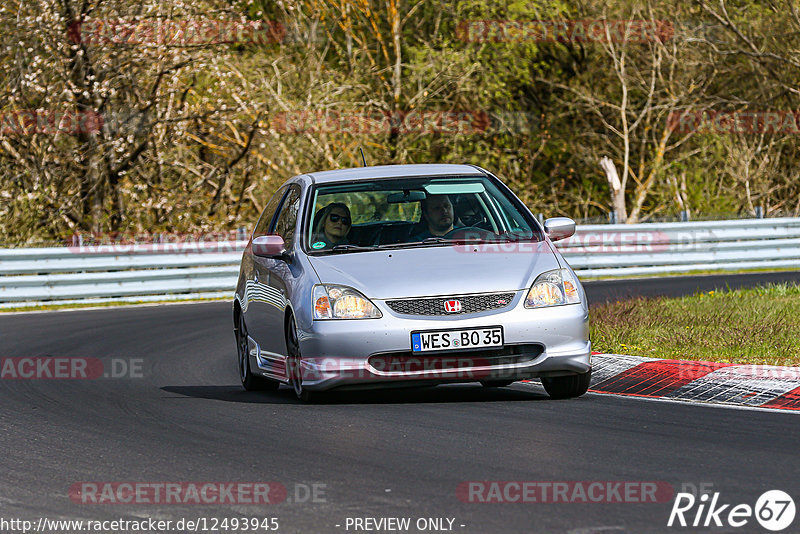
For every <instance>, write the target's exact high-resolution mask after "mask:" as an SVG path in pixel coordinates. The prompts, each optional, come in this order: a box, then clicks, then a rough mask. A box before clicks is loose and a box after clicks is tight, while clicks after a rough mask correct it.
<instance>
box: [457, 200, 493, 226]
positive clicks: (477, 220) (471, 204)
mask: <svg viewBox="0 0 800 534" xmlns="http://www.w3.org/2000/svg"><path fill="white" fill-rule="evenodd" d="M455 213H456V216H457V217H458V220H459V221H461V224H463V225H464V226H479V225H480V224H482V223H484V222H486V219H485V218H484V216H483V210H482V209H481V207H480V206H479V205H478V203H477V202H475V200H474V199H470V198H468V197H466V196H461V197H459V199H458V200H456V205H455Z"/></svg>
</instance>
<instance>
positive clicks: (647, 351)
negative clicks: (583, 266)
mask: <svg viewBox="0 0 800 534" xmlns="http://www.w3.org/2000/svg"><path fill="white" fill-rule="evenodd" d="M589 317H590V323H591V336H592V348H593V349H594V350H597V351H600V352H605V353H612V354H632V355H637V356H649V357H653V358H671V359H681V360H707V361H720V362H731V363H751V364H761V365H800V285H796V284H774V285H769V286H765V287H758V288H752V289H737V290H726V291H710V292H708V293H697V294H695V295H691V296H687V297H681V298H666V297H659V298H636V299H631V300H625V301H618V302H609V303H605V304H598V305H594V306H592V307H591V310H590V314H589Z"/></svg>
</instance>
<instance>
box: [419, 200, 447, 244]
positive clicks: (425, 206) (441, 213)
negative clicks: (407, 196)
mask: <svg viewBox="0 0 800 534" xmlns="http://www.w3.org/2000/svg"><path fill="white" fill-rule="evenodd" d="M420 205H421V207H422V221H423V222H424V223H425V224H426V225H427V228H426V229H425V230H423V231H422V232H420V233H418V234H417V235H415V236H413V237H412V238H411V239H412V240H413V241H423V240H425V239H428V238H429V237H440V236H443V235H445V234H447V233H448V232H451V231H453V229H454V226H453V223H454V220H455V216H454V215H453V203H452V202H451V201H450V197H449V196H447V195H428V197H427V198H426V199H425V200H423V201H421V202H420Z"/></svg>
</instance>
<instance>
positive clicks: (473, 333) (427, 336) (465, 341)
mask: <svg viewBox="0 0 800 534" xmlns="http://www.w3.org/2000/svg"><path fill="white" fill-rule="evenodd" d="M502 346H503V327H502V326H489V327H486V328H466V329H463V330H438V331H436V332H412V333H411V350H412V351H413V352H427V351H431V350H462V349H474V348H480V347H502Z"/></svg>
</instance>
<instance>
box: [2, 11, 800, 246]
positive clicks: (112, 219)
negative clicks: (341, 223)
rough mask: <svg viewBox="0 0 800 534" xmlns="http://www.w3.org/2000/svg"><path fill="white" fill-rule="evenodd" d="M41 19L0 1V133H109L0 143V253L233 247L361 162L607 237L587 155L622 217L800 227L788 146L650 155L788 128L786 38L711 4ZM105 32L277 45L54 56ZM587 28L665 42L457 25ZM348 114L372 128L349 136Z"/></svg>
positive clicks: (21, 136)
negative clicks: (256, 34) (458, 119)
mask: <svg viewBox="0 0 800 534" xmlns="http://www.w3.org/2000/svg"><path fill="white" fill-rule="evenodd" d="M62 4H63V6H64V9H56V8H55V7H54V4H52V3H51V2H49V1H48V0H34V1H32V2H20V1H19V0H12V1H11V2H10V3H7V5H5V6H4V10H3V11H0V24H3V26H4V28H6V29H7V31H6V32H4V33H3V35H0V81H2V82H3V83H2V85H0V112H1V113H2V114H3V117H4V120H5V121H6V122H7V120H6V118H7V117H8V116H9V113H12V114H13V112H15V111H19V110H66V111H69V112H73V113H74V112H78V111H91V112H96V113H99V114H101V115H103V117H104V118H105V119H106V126H105V127H104V129H103V130H102V131H101V132H89V133H83V134H77V135H76V134H73V133H62V134H59V135H53V134H49V133H34V132H28V133H19V132H16V133H15V132H14V131H13V130H14V128H16V127H17V126H14V125H12V128H10V129H9V128H3V127H2V125H0V217H2V219H3V221H4V222H5V224H4V225H3V226H2V228H0V240H1V241H4V242H6V243H26V242H35V241H47V240H54V239H61V238H63V237H64V236H67V235H70V234H72V233H73V232H84V233H85V232H117V231H118V232H138V231H169V232H194V231H208V230H223V229H230V228H235V227H238V226H241V225H244V226H250V225H252V223H253V221H254V220H255V219H256V217H257V216H258V213H259V211H260V210H261V209H262V208H263V205H264V203H265V202H266V200H267V199H268V198H269V197H270V196H271V194H272V193H273V192H274V191H275V189H276V188H277V187H278V185H279V184H280V183H281V182H282V181H284V180H285V179H287V178H289V177H291V176H293V175H296V174H299V173H303V172H310V171H315V170H324V169H331V168H337V167H351V166H360V163H361V162H360V155H359V152H358V148H359V147H362V148H363V149H364V151H365V152H366V155H367V159H368V162H369V163H370V164H383V163H424V162H446V163H473V164H476V165H480V166H482V167H485V168H487V169H489V170H492V171H493V172H496V173H497V174H498V175H500V176H501V177H502V178H503V179H504V180H505V181H506V182H507V183H508V184H509V185H510V187H511V188H512V189H513V190H514V191H515V192H516V193H517V194H518V195H519V196H520V197H521V198H522V199H523V200H524V201H525V202H526V203H527V204H528V206H529V207H530V208H531V209H532V210H533V211H534V212H541V213H544V214H546V215H567V216H572V217H576V218H597V219H605V218H607V212H608V211H609V209H610V206H611V202H610V191H609V185H608V183H607V181H606V178H605V175H604V173H603V171H602V170H601V169H600V167H599V164H598V162H599V159H600V158H601V157H603V156H608V157H610V158H611V159H612V160H613V161H614V163H615V165H616V167H617V169H618V170H619V172H620V174H621V175H623V178H624V179H625V186H624V191H625V201H626V203H627V205H628V209H629V211H635V212H636V215H635V217H637V218H638V219H639V220H648V219H655V218H658V217H664V216H674V215H675V214H676V213H677V212H678V211H680V210H681V209H688V210H690V211H691V212H692V215H693V217H698V216H702V215H703V214H718V213H722V212H729V213H730V212H735V213H750V212H752V210H753V209H754V208H755V206H762V207H763V208H764V209H765V211H766V213H767V214H768V215H769V214H795V215H796V214H798V212H800V201H798V199H800V180H799V179H798V176H800V173H799V172H798V171H797V170H796V169H798V168H800V166H798V165H797V160H798V156H797V153H798V152H797V138H798V136H797V135H784V134H775V133H767V134H763V135H762V134H736V135H731V134H721V133H711V134H692V133H691V132H690V133H689V134H688V135H684V134H683V133H682V132H674V131H673V132H668V131H667V132H666V133H667V134H668V135H666V137H665V131H666V125H667V121H668V117H669V114H670V113H679V112H683V111H691V112H694V111H697V110H703V109H714V110H725V111H743V110H774V109H783V110H791V109H796V108H797V107H798V101H799V99H798V96H800V93H798V92H797V90H796V65H797V64H798V63H800V28H798V27H797V24H798V23H797V21H796V20H795V19H794V18H793V17H792V16H791V14H790V13H789V12H787V11H786V9H784V8H783V7H782V6H777V5H773V4H771V3H767V4H762V3H758V2H752V1H734V2H728V1H726V2H725V7H726V9H727V14H728V15H727V16H729V17H730V23H727V24H723V23H721V22H720V20H718V18H717V17H719V16H723V17H724V16H725V15H724V13H723V12H722V11H721V8H720V6H719V4H718V3H716V2H714V3H705V2H702V1H701V2H697V3H690V4H687V3H684V2H680V1H678V0H669V1H667V2H644V3H643V2H640V1H638V0H636V1H634V0H625V1H622V2H616V3H613V4H608V3H606V2H600V1H594V0H591V1H589V2H584V3H580V4H574V3H570V2H563V1H546V0H536V1H533V2H528V1H513V2H510V3H504V4H503V3H497V2H490V1H489V0H467V1H465V2H451V1H444V0H422V1H421V2H409V1H407V0H388V1H387V2H374V1H372V0H358V1H355V2H354V1H345V0H287V1H282V2H267V1H265V0H237V1H236V2H232V3H231V2H220V1H219V0H202V1H201V2H198V3H195V4H193V5H191V6H187V5H186V4H180V3H173V2H171V1H170V0H167V1H165V2H156V1H155V0H147V1H145V2H144V3H142V2H131V1H130V0H106V1H105V2H101V3H99V4H98V6H97V7H96V8H95V7H92V8H91V9H89V7H91V6H90V5H89V4H87V3H85V2H79V1H78V0H64V2H62ZM91 5H94V4H91ZM81 9H83V10H84V11H83V12H81ZM65 13H71V17H72V18H71V19H70V18H69V17H67V16H65ZM165 13H168V14H169V15H168V16H165ZM81 17H83V18H81ZM119 19H122V20H127V21H132V23H135V24H145V25H146V24H154V21H164V20H172V21H177V22H181V21H184V22H185V21H192V20H195V21H197V20H209V19H210V20H229V21H240V22H242V23H254V22H260V23H265V24H273V25H275V26H274V27H275V28H278V29H280V32H279V33H280V38H279V39H278V38H276V39H266V40H262V41H258V42H250V41H247V40H245V42H237V43H229V42H224V43H213V42H205V43H200V44H197V45H191V46H185V45H181V44H180V43H177V44H176V43H167V44H163V43H159V44H154V43H148V42H146V40H145V41H144V42H142V41H139V42H134V43H125V42H123V43H119V42H117V43H114V42H112V43H102V44H86V43H75V42H74V40H71V39H70V37H69V31H68V30H69V28H70V24H71V23H73V22H75V21H76V20H83V21H85V22H92V21H98V20H99V21H108V20H119ZM598 19H602V20H610V21H619V20H656V21H663V22H664V23H666V24H667V25H668V26H669V27H671V28H673V29H674V33H673V34H672V35H670V36H669V38H668V39H666V40H665V41H664V42H652V41H644V42H617V41H612V42H611V43H608V42H603V41H602V40H599V41H597V40H596V41H588V42H579V41H569V42H563V41H559V42H555V41H552V40H537V39H533V38H518V37H519V35H518V34H513V33H506V34H503V33H502V32H500V33H498V31H499V30H497V31H495V30H493V31H494V33H491V32H489V33H481V32H482V31H483V29H485V28H484V27H483V26H480V25H478V26H470V23H480V21H510V22H509V23H508V24H507V25H506V27H510V26H513V24H512V23H513V22H519V23H521V24H522V23H527V24H531V23H532V22H535V21H550V22H549V23H554V21H567V20H579V21H591V20H598ZM135 24H134V26H135ZM734 26H735V27H736V29H737V30H738V32H737V31H733V29H732V28H733V27H734ZM470 28H472V30H470ZM481 28H483V29H481ZM470 31H472V33H469V32H470ZM487 31H488V30H487ZM504 31H505V30H504ZM502 35H506V37H508V38H502ZM515 35H517V37H515ZM19 43H22V45H20V44H19ZM754 47H755V49H757V50H759V51H763V54H761V53H759V54H756V53H754V52H753V49H754ZM623 102H624V108H623ZM413 113H422V114H423V115H424V114H429V115H428V116H429V117H433V116H438V117H440V118H441V116H442V115H441V114H442V113H462V114H464V115H465V116H467V117H471V119H469V120H467V121H466V122H465V123H463V124H461V126H462V127H464V128H462V129H461V130H458V129H457V130H452V129H451V130H448V129H447V127H445V126H443V125H442V124H443V122H446V121H442V120H440V123H439V126H437V127H425V126H423V127H406V128H403V127H400V128H397V127H392V125H394V126H397V124H398V121H399V120H400V119H401V118H402V117H407V116H408V114H413ZM436 114H439V115H436ZM412 116H413V115H412ZM368 117H388V119H387V120H385V121H384V123H383V125H376V124H373V125H372V126H370V127H363V125H364V124H365V123H366V122H368V121H367V118H368ZM373 122H376V123H377V122H380V121H373ZM432 122H433V123H435V122H436V121H435V120H433V119H432ZM4 124H6V123H4ZM467 125H468V127H466V126H467ZM626 128H627V129H628V131H627V134H625V135H626V136H627V142H625V136H623V132H624V131H625V129H626ZM626 159H627V161H628V162H629V164H628V169H627V172H625V169H623V166H622V165H623V162H624V161H626Z"/></svg>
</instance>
